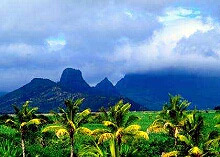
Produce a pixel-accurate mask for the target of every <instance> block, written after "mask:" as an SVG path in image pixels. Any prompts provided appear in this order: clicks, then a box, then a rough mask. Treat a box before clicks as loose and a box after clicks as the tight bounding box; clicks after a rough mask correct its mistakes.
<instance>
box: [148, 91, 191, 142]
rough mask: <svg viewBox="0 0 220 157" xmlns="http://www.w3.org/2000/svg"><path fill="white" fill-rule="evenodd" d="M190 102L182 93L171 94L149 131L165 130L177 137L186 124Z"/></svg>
mask: <svg viewBox="0 0 220 157" xmlns="http://www.w3.org/2000/svg"><path fill="white" fill-rule="evenodd" d="M189 105H190V102H188V101H187V100H185V99H183V98H182V97H181V96H180V95H175V96H173V95H171V94H169V102H168V103H166V104H165V105H164V106H163V110H162V111H161V112H160V114H159V115H158V116H157V117H156V120H155V121H154V122H153V124H152V125H151V126H150V127H149V128H148V132H164V133H168V134H169V135H170V136H172V137H174V138H175V145H176V143H177V134H178V132H179V131H180V130H181V127H182V126H183V125H184V121H185V118H186V115H187V114H186V108H187V107H188V106H189Z"/></svg>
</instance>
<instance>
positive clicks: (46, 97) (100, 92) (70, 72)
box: [0, 68, 141, 113]
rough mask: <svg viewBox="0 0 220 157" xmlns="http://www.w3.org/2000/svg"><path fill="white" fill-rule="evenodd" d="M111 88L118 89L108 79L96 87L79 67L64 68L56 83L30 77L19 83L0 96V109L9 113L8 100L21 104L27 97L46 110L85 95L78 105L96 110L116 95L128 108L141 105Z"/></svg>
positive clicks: (45, 111)
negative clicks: (26, 80)
mask: <svg viewBox="0 0 220 157" xmlns="http://www.w3.org/2000/svg"><path fill="white" fill-rule="evenodd" d="M105 89H106V90H105ZM113 92H116V93H118V92H117V91H116V89H115V88H114V86H113V85H112V83H111V82H110V81H108V80H106V79H104V80H103V81H102V82H100V83H99V84H98V85H97V86H96V87H90V86H89V85H88V84H87V83H86V82H85V80H84V79H83V77H82V73H81V71H79V70H75V69H71V68H67V69H65V70H64V71H63V73H62V76H61V79H60V82H58V83H56V82H53V81H51V80H49V79H43V78H34V79H33V80H31V82H30V83H28V84H26V85H24V86H23V87H21V88H19V89H17V90H15V91H12V92H10V93H8V94H6V95H4V96H2V97H0V113H12V112H13V108H12V106H11V105H12V104H15V105H18V106H21V105H22V104H23V103H24V102H25V101H27V100H29V101H31V105H32V106H37V107H39V112H43V113H47V112H49V111H50V110H57V108H58V107H64V100H65V99H68V98H72V99H76V98H85V100H84V103H83V104H82V106H81V109H85V108H91V110H92V111H97V110H98V109H99V108H101V107H102V106H104V107H108V106H111V105H113V104H115V103H116V102H117V101H119V100H120V99H123V100H124V101H125V102H130V103H131V104H132V110H139V109H141V106H140V105H139V104H137V103H135V102H134V101H132V100H130V99H128V98H126V97H122V96H120V95H118V94H113Z"/></svg>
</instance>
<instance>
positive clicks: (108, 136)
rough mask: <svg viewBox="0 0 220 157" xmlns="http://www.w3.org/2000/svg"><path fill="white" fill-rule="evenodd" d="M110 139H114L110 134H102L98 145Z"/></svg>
mask: <svg viewBox="0 0 220 157" xmlns="http://www.w3.org/2000/svg"><path fill="white" fill-rule="evenodd" d="M112 138H114V135H113V134H112V133H104V134H102V135H101V136H100V137H99V139H98V144H100V143H103V142H105V141H107V140H110V139H112Z"/></svg>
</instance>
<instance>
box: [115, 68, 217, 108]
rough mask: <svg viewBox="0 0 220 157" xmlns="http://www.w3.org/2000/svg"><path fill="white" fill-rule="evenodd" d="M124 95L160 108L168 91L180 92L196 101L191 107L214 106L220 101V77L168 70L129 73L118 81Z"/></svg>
mask: <svg viewBox="0 0 220 157" xmlns="http://www.w3.org/2000/svg"><path fill="white" fill-rule="evenodd" d="M116 88H117V90H118V91H119V92H120V93H121V94H122V95H124V96H126V97H128V98H130V99H132V100H134V101H135V102H137V103H139V104H141V105H143V106H145V107H147V108H149V109H150V110H160V109H161V108H162V105H163V104H164V103H165V102H166V101H167V99H168V93H171V94H173V95H174V94H180V95H182V96H183V97H184V98H186V99H188V100H189V101H190V102H192V105H191V109H192V108H194V107H195V106H196V107H197V108H198V109H208V108H210V109H214V107H215V106H217V105H219V104H220V78H218V77H206V76H198V75H195V74H189V73H179V72H167V73H163V72H161V73H158V72H157V73H156V72H151V73H146V74H128V75H125V77H124V78H122V79H121V80H120V81H119V82H118V83H117V85H116Z"/></svg>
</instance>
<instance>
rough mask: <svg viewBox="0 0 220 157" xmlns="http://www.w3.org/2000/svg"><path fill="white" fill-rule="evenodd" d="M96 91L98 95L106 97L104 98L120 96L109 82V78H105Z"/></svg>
mask: <svg viewBox="0 0 220 157" xmlns="http://www.w3.org/2000/svg"><path fill="white" fill-rule="evenodd" d="M94 90H95V91H96V92H97V93H98V95H104V96H119V95H120V94H119V92H118V91H117V89H116V88H115V86H113V84H112V83H111V82H110V81H109V80H108V78H105V79H104V80H102V81H101V82H99V83H98V84H97V85H96V86H95V88H94Z"/></svg>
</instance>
